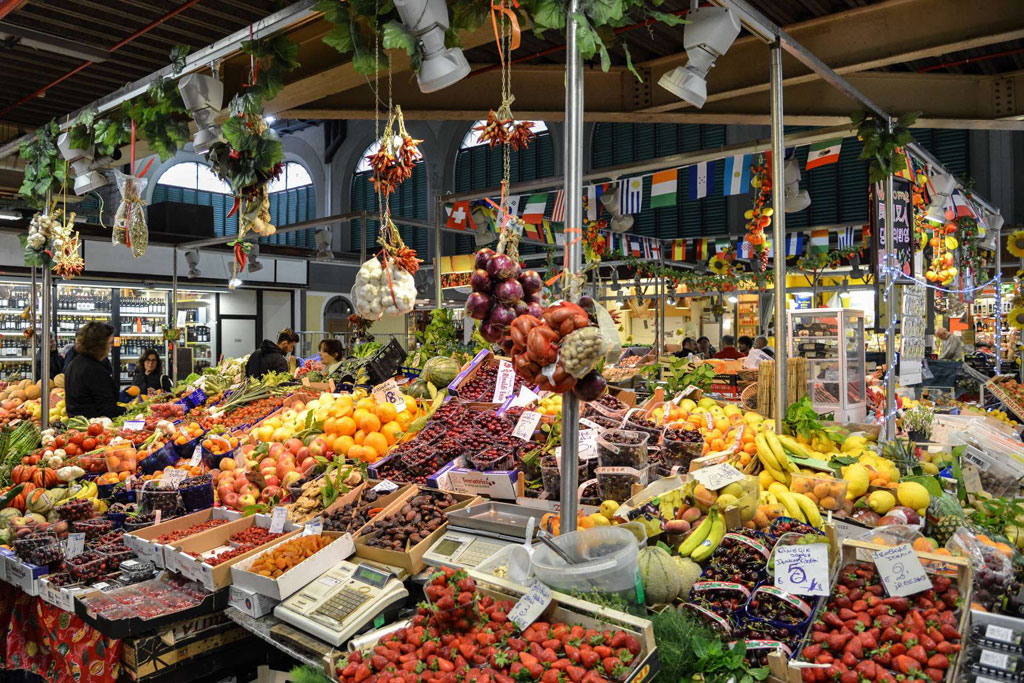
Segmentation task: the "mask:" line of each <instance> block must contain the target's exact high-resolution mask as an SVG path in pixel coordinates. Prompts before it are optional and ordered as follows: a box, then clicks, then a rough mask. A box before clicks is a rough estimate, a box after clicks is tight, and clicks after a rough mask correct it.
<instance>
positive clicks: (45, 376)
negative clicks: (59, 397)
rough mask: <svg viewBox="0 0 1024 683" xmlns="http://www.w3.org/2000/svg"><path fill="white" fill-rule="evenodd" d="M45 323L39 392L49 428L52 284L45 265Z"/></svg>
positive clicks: (44, 424)
mask: <svg viewBox="0 0 1024 683" xmlns="http://www.w3.org/2000/svg"><path fill="white" fill-rule="evenodd" d="M42 270H43V307H42V308H43V324H42V326H41V327H42V336H43V338H42V339H41V340H40V344H41V348H43V349H45V352H44V353H41V354H39V358H40V366H41V369H40V371H39V379H40V382H41V384H40V387H41V391H40V392H39V408H40V424H41V425H42V427H43V429H48V428H49V426H50V385H49V382H50V325H51V320H50V299H51V297H50V290H51V288H52V286H51V284H50V275H51V271H50V269H49V268H46V267H43V269H42ZM44 380H45V381H44Z"/></svg>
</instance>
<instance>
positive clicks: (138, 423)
mask: <svg viewBox="0 0 1024 683" xmlns="http://www.w3.org/2000/svg"><path fill="white" fill-rule="evenodd" d="M145 428H146V421H145V420H128V421H127V422H125V423H124V430H125V431H126V432H137V431H139V430H141V429H145Z"/></svg>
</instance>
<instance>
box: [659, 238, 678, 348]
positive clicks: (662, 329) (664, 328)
mask: <svg viewBox="0 0 1024 683" xmlns="http://www.w3.org/2000/svg"><path fill="white" fill-rule="evenodd" d="M658 265H659V266H664V265H665V254H664V248H663V247H662V248H660V249H659V251H658ZM660 279H661V306H660V307H659V308H658V323H659V327H658V332H659V334H660V338H659V340H658V357H659V358H660V357H661V354H662V353H664V351H665V340H667V339H668V325H667V322H668V321H667V320H666V312H665V309H666V308H667V299H668V282H667V281H666V280H665V279H664V278H660ZM672 294H673V296H674V295H675V290H674V289H673V290H672Z"/></svg>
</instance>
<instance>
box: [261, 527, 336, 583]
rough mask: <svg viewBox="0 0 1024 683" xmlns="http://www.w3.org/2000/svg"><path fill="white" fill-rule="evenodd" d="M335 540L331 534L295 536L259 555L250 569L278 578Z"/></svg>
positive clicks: (262, 574)
mask: <svg viewBox="0 0 1024 683" xmlns="http://www.w3.org/2000/svg"><path fill="white" fill-rule="evenodd" d="M333 540H334V539H333V538H330V537H329V536H314V535H309V536H299V537H298V538H293V539H292V540H290V541H288V542H287V543H282V544H281V545H279V546H277V547H275V548H271V549H270V550H268V551H267V552H265V553H263V554H262V555H260V556H259V557H257V558H256V560H255V561H254V562H253V563H252V567H250V568H249V571H251V572H252V573H253V574H259V575H260V576H269V577H270V578H272V579H276V578H277V577H279V576H281V575H282V574H284V573H285V572H286V571H288V570H289V569H291V568H292V567H294V566H295V565H297V564H298V563H300V562H302V561H303V560H305V559H306V558H307V557H310V556H312V555H314V554H315V553H318V552H320V551H321V550H323V549H324V548H325V547H326V546H327V545H328V544H330V543H331V541H333Z"/></svg>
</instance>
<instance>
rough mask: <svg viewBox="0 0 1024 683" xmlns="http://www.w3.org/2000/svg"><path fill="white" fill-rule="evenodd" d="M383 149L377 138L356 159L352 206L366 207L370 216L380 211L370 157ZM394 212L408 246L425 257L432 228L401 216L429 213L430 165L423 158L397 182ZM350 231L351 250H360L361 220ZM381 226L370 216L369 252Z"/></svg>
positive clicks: (357, 208)
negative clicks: (404, 222)
mask: <svg viewBox="0 0 1024 683" xmlns="http://www.w3.org/2000/svg"><path fill="white" fill-rule="evenodd" d="M378 149H380V142H379V141H377V140H375V141H374V142H373V143H372V144H371V145H370V146H369V147H367V148H366V150H365V151H363V153H362V155H361V156H360V157H359V161H357V162H356V171H355V175H353V176H352V210H353V211H366V212H368V213H369V214H370V215H371V216H376V215H377V214H378V212H379V207H378V206H377V193H376V191H374V189H373V183H371V182H370V177H371V176H372V175H373V170H372V169H371V168H370V163H369V161H367V157H370V156H373V155H374V154H376V153H377V150H378ZM390 205H391V216H392V218H393V219H394V221H395V223H396V224H397V225H398V231H399V232H400V233H401V235H402V241H404V242H405V244H406V245H407V246H409V247H412V248H413V249H415V250H416V253H418V254H419V256H420V258H426V255H427V249H428V242H427V240H428V239H429V231H428V230H422V229H419V228H412V227H403V226H402V223H401V221H400V220H399V219H401V218H415V219H419V220H423V219H425V218H426V217H427V168H426V164H424V163H423V159H420V161H419V162H417V164H416V166H415V167H413V170H412V176H411V177H410V178H408V179H407V180H406V181H405V182H404V183H402V184H401V185H399V186H398V189H397V190H395V192H394V193H393V194H392V195H391V201H390ZM351 226H352V227H351V232H350V233H349V251H353V252H358V251H359V247H360V244H361V243H362V237H363V236H362V228H361V226H360V225H359V221H354V222H353V223H352V224H351ZM379 229H380V221H378V220H369V221H367V225H366V242H367V244H366V253H367V254H369V253H372V252H373V251H374V248H375V246H376V243H377V234H378V231H379Z"/></svg>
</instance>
